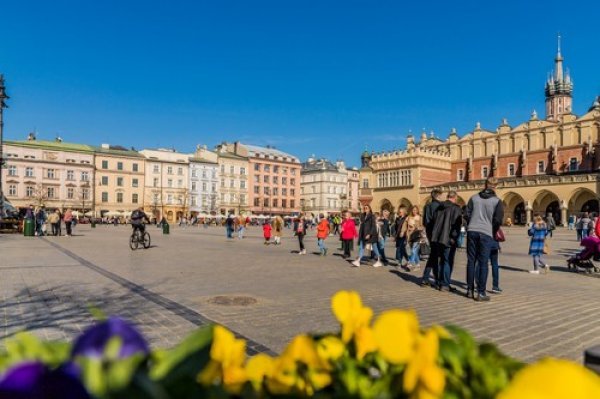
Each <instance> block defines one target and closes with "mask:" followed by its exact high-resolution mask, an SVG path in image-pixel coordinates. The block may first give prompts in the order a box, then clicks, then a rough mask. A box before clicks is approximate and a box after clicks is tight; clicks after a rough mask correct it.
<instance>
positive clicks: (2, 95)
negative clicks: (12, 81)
mask: <svg viewBox="0 0 600 399" xmlns="http://www.w3.org/2000/svg"><path fill="white" fill-rule="evenodd" d="M9 98H10V97H8V96H7V95H6V87H5V86H4V75H1V74H0V219H2V218H3V217H4V190H3V188H2V167H3V166H4V153H3V149H4V143H3V138H4V120H3V114H4V108H8V105H6V100H8V99H9Z"/></svg>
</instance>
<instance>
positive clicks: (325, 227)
mask: <svg viewBox="0 0 600 399" xmlns="http://www.w3.org/2000/svg"><path fill="white" fill-rule="evenodd" d="M319 219H320V220H319V224H318V225H317V245H318V246H319V252H320V253H321V256H327V247H326V246H325V240H326V239H327V237H329V231H330V228H329V221H328V220H327V218H326V217H325V216H324V215H323V214H320V215H319Z"/></svg>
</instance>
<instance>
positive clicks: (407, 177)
mask: <svg viewBox="0 0 600 399" xmlns="http://www.w3.org/2000/svg"><path fill="white" fill-rule="evenodd" d="M400 184H401V185H402V186H410V185H412V171H411V170H403V171H401V172H400Z"/></svg>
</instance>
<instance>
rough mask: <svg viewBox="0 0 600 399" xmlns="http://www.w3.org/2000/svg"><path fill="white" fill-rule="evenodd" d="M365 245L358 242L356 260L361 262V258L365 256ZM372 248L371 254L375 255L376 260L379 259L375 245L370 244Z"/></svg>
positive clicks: (361, 241) (362, 242)
mask: <svg viewBox="0 0 600 399" xmlns="http://www.w3.org/2000/svg"><path fill="white" fill-rule="evenodd" d="M366 244H367V243H365V242H364V241H363V240H360V241H359V242H358V260H361V259H362V258H363V256H364V255H365V246H366ZM371 246H372V248H373V249H372V253H374V254H375V257H376V258H377V259H379V250H378V249H377V244H371Z"/></svg>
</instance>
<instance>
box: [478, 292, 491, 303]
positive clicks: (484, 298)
mask: <svg viewBox="0 0 600 399" xmlns="http://www.w3.org/2000/svg"><path fill="white" fill-rule="evenodd" d="M475 300H476V301H477V302H489V300H490V297H489V296H487V295H486V294H484V293H482V292H480V293H479V294H477V297H476V298H475Z"/></svg>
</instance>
